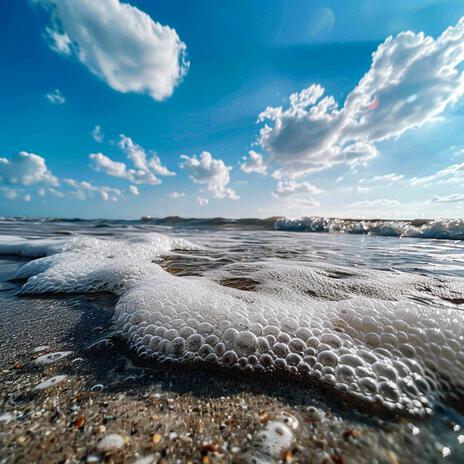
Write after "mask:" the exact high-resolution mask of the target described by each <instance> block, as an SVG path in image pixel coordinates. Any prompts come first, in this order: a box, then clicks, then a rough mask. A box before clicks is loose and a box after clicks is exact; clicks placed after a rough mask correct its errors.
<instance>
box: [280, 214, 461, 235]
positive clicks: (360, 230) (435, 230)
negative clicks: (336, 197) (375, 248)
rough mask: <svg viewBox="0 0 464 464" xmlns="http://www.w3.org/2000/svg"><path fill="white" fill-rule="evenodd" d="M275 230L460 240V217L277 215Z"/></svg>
mask: <svg viewBox="0 0 464 464" xmlns="http://www.w3.org/2000/svg"><path fill="white" fill-rule="evenodd" d="M274 227H275V229H277V230H287V231H293V232H328V233H344V234H365V235H382V236H386V237H415V238H434V239H447V240H464V220H463V219H436V220H431V219H429V220H427V219H414V220H403V221H396V220H384V219H338V218H326V217H317V216H313V217H302V218H297V219H288V218H279V219H277V220H276V222H275V224H274Z"/></svg>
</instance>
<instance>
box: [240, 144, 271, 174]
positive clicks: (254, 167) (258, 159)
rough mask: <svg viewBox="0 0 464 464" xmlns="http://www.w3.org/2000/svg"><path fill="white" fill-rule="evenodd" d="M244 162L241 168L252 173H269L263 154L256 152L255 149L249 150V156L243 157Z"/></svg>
mask: <svg viewBox="0 0 464 464" xmlns="http://www.w3.org/2000/svg"><path fill="white" fill-rule="evenodd" d="M243 161H244V162H243V163H242V164H241V165H240V170H241V171H243V172H245V173H247V174H250V173H252V172H255V173H256V174H262V175H263V176H264V175H266V174H267V167H266V165H265V164H264V160H263V157H262V155H260V154H259V153H256V152H255V151H253V150H250V151H249V152H248V157H246V156H245V157H243Z"/></svg>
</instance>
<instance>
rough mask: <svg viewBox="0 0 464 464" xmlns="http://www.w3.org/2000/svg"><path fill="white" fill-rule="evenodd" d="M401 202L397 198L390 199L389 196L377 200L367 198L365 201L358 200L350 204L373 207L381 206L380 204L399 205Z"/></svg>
mask: <svg viewBox="0 0 464 464" xmlns="http://www.w3.org/2000/svg"><path fill="white" fill-rule="evenodd" d="M399 205H400V202H399V201H396V200H390V199H388V198H379V199H377V200H365V201H357V202H355V203H351V204H350V206H355V207H366V208H373V207H376V208H377V207H380V206H399Z"/></svg>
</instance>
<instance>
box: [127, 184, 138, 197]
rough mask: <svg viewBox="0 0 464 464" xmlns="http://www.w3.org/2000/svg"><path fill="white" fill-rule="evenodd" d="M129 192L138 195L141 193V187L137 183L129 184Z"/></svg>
mask: <svg viewBox="0 0 464 464" xmlns="http://www.w3.org/2000/svg"><path fill="white" fill-rule="evenodd" d="M129 192H130V193H132V195H134V196H136V197H137V196H139V195H140V192H139V189H138V188H137V187H136V186H135V185H129Z"/></svg>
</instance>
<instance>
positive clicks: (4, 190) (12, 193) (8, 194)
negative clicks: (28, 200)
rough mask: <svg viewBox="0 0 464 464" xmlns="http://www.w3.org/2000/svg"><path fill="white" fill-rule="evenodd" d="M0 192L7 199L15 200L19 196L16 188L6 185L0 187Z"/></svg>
mask: <svg viewBox="0 0 464 464" xmlns="http://www.w3.org/2000/svg"><path fill="white" fill-rule="evenodd" d="M0 194H1V195H2V196H3V197H4V198H6V199H7V200H16V199H17V198H18V197H19V193H18V191H17V190H15V189H12V188H8V187H0Z"/></svg>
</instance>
